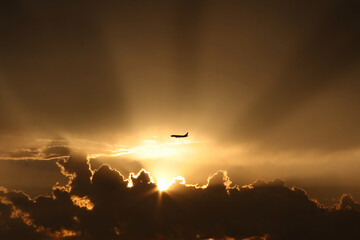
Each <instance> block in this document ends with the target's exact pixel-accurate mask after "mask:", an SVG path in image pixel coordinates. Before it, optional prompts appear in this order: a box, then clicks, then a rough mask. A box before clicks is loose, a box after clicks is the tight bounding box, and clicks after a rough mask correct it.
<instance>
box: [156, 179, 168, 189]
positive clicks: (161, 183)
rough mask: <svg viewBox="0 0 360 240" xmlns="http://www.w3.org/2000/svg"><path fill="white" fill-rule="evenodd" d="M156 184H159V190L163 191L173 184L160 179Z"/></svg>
mask: <svg viewBox="0 0 360 240" xmlns="http://www.w3.org/2000/svg"><path fill="white" fill-rule="evenodd" d="M156 185H157V188H158V189H159V191H160V192H162V191H166V190H167V189H168V188H169V186H170V185H171V184H170V183H168V182H166V181H164V180H159V181H158V182H157V183H156Z"/></svg>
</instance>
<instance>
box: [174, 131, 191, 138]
mask: <svg viewBox="0 0 360 240" xmlns="http://www.w3.org/2000/svg"><path fill="white" fill-rule="evenodd" d="M188 135H189V133H188V132H187V133H186V134H185V135H171V136H170V137H174V138H186V137H187V136H188Z"/></svg>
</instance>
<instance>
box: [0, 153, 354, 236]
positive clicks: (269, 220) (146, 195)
mask: <svg viewBox="0 0 360 240" xmlns="http://www.w3.org/2000/svg"><path fill="white" fill-rule="evenodd" d="M58 165H59V166H60V167H61V170H62V172H63V174H65V175H66V176H67V177H68V178H69V183H68V184H67V185H66V186H64V187H60V186H58V187H54V189H53V193H52V195H51V196H38V197H36V198H34V199H31V198H29V197H28V196H27V195H26V194H25V193H23V192H20V191H8V190H6V189H5V188H1V189H0V200H1V202H0V211H1V214H0V220H1V221H2V222H3V223H4V225H3V224H2V225H1V227H2V231H0V237H2V238H4V239H47V238H53V239H208V238H215V239H223V238H224V237H232V238H235V239H245V238H248V239H357V238H359V237H360V231H359V230H358V226H359V224H360V211H359V210H360V209H359V206H360V205H359V204H358V203H356V202H354V200H353V199H352V198H351V197H350V196H349V195H344V196H343V197H342V199H341V201H340V203H339V204H338V205H337V206H334V207H333V208H324V207H322V206H321V205H319V204H318V203H317V202H315V201H313V200H310V199H309V198H308V197H307V195H306V193H305V192H304V191H303V190H301V189H299V188H295V187H293V188H288V187H286V186H285V185H284V182H283V181H281V180H279V179H275V180H273V181H270V182H265V181H263V180H258V181H256V182H255V183H253V184H250V185H248V186H243V187H239V186H237V185H231V181H230V179H229V177H228V176H227V172H226V171H218V172H216V173H215V174H214V175H212V176H210V177H209V178H208V183H207V184H206V185H204V186H197V185H188V184H186V183H185V182H184V181H181V180H176V181H175V182H174V183H173V184H172V185H171V186H170V188H169V189H168V190H167V191H163V192H159V191H158V189H157V187H156V183H155V182H154V181H153V180H152V177H151V175H150V173H149V172H147V171H145V170H141V171H140V172H139V173H138V174H130V176H129V178H126V177H124V176H123V175H122V174H121V173H120V172H118V171H117V170H115V169H112V168H111V167H110V166H109V165H102V166H101V167H100V168H98V169H96V170H95V171H92V170H91V169H90V165H89V161H88V159H87V157H86V155H84V154H80V153H75V154H74V155H72V156H71V157H70V158H69V159H68V160H61V161H59V162H58ZM130 186H131V187H130Z"/></svg>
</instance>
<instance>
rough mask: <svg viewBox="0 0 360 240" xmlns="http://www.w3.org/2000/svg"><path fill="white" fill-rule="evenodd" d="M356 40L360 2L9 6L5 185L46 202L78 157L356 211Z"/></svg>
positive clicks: (359, 160)
mask: <svg viewBox="0 0 360 240" xmlns="http://www.w3.org/2000/svg"><path fill="white" fill-rule="evenodd" d="M359 42H360V14H359V3H358V2H356V1H305V2H304V1H299V2H295V1H294V2H289V1H263V2H257V1H226V2H223V1H171V2H170V1H128V2H123V1H121V2H120V1H103V2H101V3H100V2H95V1H72V2H71V3H70V2H68V3H65V2H64V1H38V2H33V1H17V2H6V3H5V2H3V3H1V6H0V116H1V117H0V155H1V156H0V157H1V159H4V160H8V161H2V162H1V163H0V164H2V167H1V170H0V171H2V172H1V173H2V174H1V175H0V185H4V186H5V187H8V188H10V189H11V188H15V189H18V190H20V189H23V190H24V189H25V188H26V189H27V190H28V191H29V194H35V195H37V194H39V193H41V191H44V192H50V191H51V186H53V185H54V184H55V183H56V182H57V181H60V182H64V176H62V175H61V174H60V172H57V169H54V166H55V161H54V159H56V158H57V157H58V156H68V155H69V152H70V151H69V149H70V150H76V151H78V150H80V151H84V152H86V153H88V154H89V157H90V158H92V162H91V163H92V164H93V166H92V167H93V169H95V168H97V167H99V166H100V163H101V162H105V163H108V164H109V165H110V166H112V167H113V168H116V169H118V170H119V171H120V172H123V173H124V174H125V175H126V174H129V173H130V172H131V171H139V170H140V169H141V168H142V167H144V168H145V169H147V170H148V171H150V172H151V173H152V175H153V177H154V178H155V180H161V179H162V180H164V181H167V182H169V181H170V180H171V179H172V178H174V177H176V176H178V175H181V176H184V177H185V178H186V181H187V182H189V183H199V184H205V183H206V179H207V177H208V176H209V175H211V174H213V173H215V172H216V171H217V170H219V169H222V170H227V172H228V175H229V177H230V178H231V180H232V181H233V182H234V183H236V184H240V185H245V184H250V183H252V182H255V181H256V180H257V179H265V180H272V179H274V178H280V179H282V180H284V181H285V184H286V185H288V186H292V185H294V186H298V187H301V188H303V189H304V190H305V191H307V192H308V193H309V196H310V197H312V198H317V199H318V200H319V201H320V202H322V203H324V204H333V203H335V202H337V201H338V200H339V199H340V197H341V194H342V193H350V194H352V195H353V196H354V198H355V199H356V200H360V175H359V172H358V169H360V127H359V122H360V112H359V109H360V95H359V92H360V81H359V77H360V68H359V64H360V47H359V46H360V45H359ZM186 132H189V138H188V139H185V140H179V139H171V138H170V137H169V136H170V134H184V133H186ZM24 159H28V160H29V161H26V163H23V164H26V166H27V167H24V166H23V165H22V164H21V162H18V163H17V164H18V165H14V163H12V162H9V160H11V161H14V160H17V161H20V160H24ZM48 159H52V160H51V164H50V162H49V164H48V165H46V166H45V164H44V165H42V164H41V163H38V162H37V161H35V160H48ZM30 160H31V161H34V162H33V164H34V165H32V163H31V161H30ZM49 161H50V160H49ZM99 162H100V163H99ZM35 163H36V164H35ZM94 166H96V167H94ZM54 172H56V173H54ZM54 174H56V175H54ZM19 175H21V177H16V176H19ZM1 176H2V177H1ZM32 176H39V177H40V176H41V179H38V178H36V179H34V178H33V177H32ZM54 176H57V177H59V180H57V177H54ZM61 179H63V180H61ZM32 184H33V185H32ZM23 185H26V186H23Z"/></svg>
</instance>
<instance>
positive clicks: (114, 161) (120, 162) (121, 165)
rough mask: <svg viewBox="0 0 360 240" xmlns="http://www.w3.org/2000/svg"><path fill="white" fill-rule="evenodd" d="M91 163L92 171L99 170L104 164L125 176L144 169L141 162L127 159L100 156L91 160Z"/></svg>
mask: <svg viewBox="0 0 360 240" xmlns="http://www.w3.org/2000/svg"><path fill="white" fill-rule="evenodd" d="M89 162H90V166H91V169H92V170H95V169H98V168H99V167H100V166H101V165H103V164H107V165H109V166H110V167H112V168H114V169H116V170H118V171H119V172H121V173H122V174H124V175H125V176H128V175H129V174H130V173H131V172H139V171H140V170H141V169H142V168H144V166H143V164H142V163H140V162H139V161H136V160H133V159H129V158H126V157H113V156H110V157H108V156H99V157H95V158H90V159H89Z"/></svg>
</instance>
